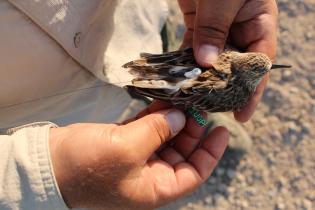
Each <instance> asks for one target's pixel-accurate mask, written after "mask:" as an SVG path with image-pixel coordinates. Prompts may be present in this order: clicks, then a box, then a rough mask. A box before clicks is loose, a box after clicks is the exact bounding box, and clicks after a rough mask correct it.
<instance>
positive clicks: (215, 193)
mask: <svg viewBox="0 0 315 210" xmlns="http://www.w3.org/2000/svg"><path fill="white" fill-rule="evenodd" d="M168 2H169V4H170V11H171V14H170V23H171V25H172V28H171V31H173V32H174V33H173V35H172V37H171V39H172V42H171V45H172V46H171V47H172V48H173V49H175V48H176V47H177V46H178V44H179V40H180V38H181V36H182V33H183V31H184V26H183V24H182V20H181V15H180V13H179V11H178V9H177V5H176V1H175V0H168ZM278 6H279V10H280V14H279V47H278V59H277V63H281V64H282V63H283V64H291V65H292V66H293V68H292V69H288V70H279V71H274V72H272V73H271V79H270V82H269V84H268V86H267V88H266V91H265V94H264V96H263V99H262V102H261V103H260V105H259V106H258V109H257V111H256V113H255V115H254V116H253V118H252V120H251V121H250V122H248V123H246V124H243V125H242V127H243V128H245V129H244V130H246V131H247V133H248V134H249V136H250V138H251V140H252V145H251V147H250V149H249V150H247V151H246V152H241V151H239V150H236V149H229V150H228V151H227V152H226V154H225V156H224V158H223V160H222V161H221V162H220V164H219V166H218V168H217V169H216V170H215V172H214V174H213V176H212V177H211V178H209V179H208V180H207V182H206V183H205V184H204V185H202V186H201V187H200V188H199V190H197V191H196V192H195V193H193V194H192V195H190V196H188V197H186V198H184V199H181V200H178V201H177V202H175V203H173V204H171V205H169V206H167V207H164V208H161V210H175V209H180V210H220V209H259V210H260V209H263V210H271V209H272V210H273V209H274V210H282V209H287V210H291V209H292V210H312V209H315V90H314V88H315V69H314V68H315V0H304V1H303V0H279V1H278Z"/></svg>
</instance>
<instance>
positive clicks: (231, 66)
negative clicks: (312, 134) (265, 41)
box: [123, 48, 289, 112]
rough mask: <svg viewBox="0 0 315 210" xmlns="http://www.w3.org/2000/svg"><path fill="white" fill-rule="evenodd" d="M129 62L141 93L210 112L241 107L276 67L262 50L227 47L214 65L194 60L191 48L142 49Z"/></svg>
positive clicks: (135, 85)
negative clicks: (206, 65)
mask: <svg viewBox="0 0 315 210" xmlns="http://www.w3.org/2000/svg"><path fill="white" fill-rule="evenodd" d="M140 56H141V58H140V59H138V60H135V61H132V62H129V63H127V64H125V65H124V66H123V67H124V68H128V69H129V72H130V73H131V74H133V75H135V76H136V79H134V80H133V81H132V85H131V86H128V88H129V89H132V90H133V91H135V92H136V93H138V94H141V95H144V96H148V97H152V98H154V99H159V100H164V101H168V102H171V103H172V104H174V105H183V106H185V107H187V108H190V107H192V108H194V109H196V110H200V111H207V112H225V111H233V110H238V109H240V108H241V107H242V106H244V105H245V104H246V103H247V102H248V100H249V98H250V96H251V95H252V93H253V92H254V91H255V89H256V87H257V85H258V84H259V82H260V80H261V79H262V77H263V76H264V75H265V74H266V73H267V72H268V71H269V70H270V69H272V67H275V68H276V67H277V68H279V67H282V68H283V67H289V66H281V65H274V66H273V65H272V63H271V60H270V59H269V58H268V57H267V56H266V55H264V54H262V53H240V52H236V51H229V50H227V51H225V52H223V53H221V54H220V55H219V58H218V60H217V62H216V63H214V64H213V67H211V68H203V67H201V66H199V65H198V64H197V63H196V61H195V60H194V56H193V50H192V49H191V48H189V49H184V50H180V51H175V52H169V53H164V54H159V55H154V54H148V53H142V54H141V55H140Z"/></svg>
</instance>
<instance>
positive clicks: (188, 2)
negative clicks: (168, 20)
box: [178, 0, 196, 48]
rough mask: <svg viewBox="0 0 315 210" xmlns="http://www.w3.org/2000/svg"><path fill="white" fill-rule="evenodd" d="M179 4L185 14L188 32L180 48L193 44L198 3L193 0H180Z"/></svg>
mask: <svg viewBox="0 0 315 210" xmlns="http://www.w3.org/2000/svg"><path fill="white" fill-rule="evenodd" d="M178 4H179V6H180V9H181V11H182V13H183V16H184V22H185V26H186V32H185V34H184V38H183V43H182V45H181V47H180V48H187V47H192V46H193V34H194V25H195V16H196V4H195V2H194V1H192V0H178Z"/></svg>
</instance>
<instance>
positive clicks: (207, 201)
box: [205, 196, 213, 205]
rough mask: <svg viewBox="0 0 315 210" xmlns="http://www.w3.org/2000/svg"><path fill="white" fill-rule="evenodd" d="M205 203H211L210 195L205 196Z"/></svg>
mask: <svg viewBox="0 0 315 210" xmlns="http://www.w3.org/2000/svg"><path fill="white" fill-rule="evenodd" d="M205 203H206V204H208V205H212V203H213V202H212V197H210V196H208V197H206V198H205Z"/></svg>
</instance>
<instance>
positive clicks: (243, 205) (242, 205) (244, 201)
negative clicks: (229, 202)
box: [241, 200, 249, 209]
mask: <svg viewBox="0 0 315 210" xmlns="http://www.w3.org/2000/svg"><path fill="white" fill-rule="evenodd" d="M248 206H249V205H248V202H247V201H246V200H243V201H242V202H241V207H242V208H244V209H247V208H248Z"/></svg>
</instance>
